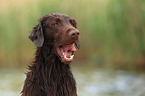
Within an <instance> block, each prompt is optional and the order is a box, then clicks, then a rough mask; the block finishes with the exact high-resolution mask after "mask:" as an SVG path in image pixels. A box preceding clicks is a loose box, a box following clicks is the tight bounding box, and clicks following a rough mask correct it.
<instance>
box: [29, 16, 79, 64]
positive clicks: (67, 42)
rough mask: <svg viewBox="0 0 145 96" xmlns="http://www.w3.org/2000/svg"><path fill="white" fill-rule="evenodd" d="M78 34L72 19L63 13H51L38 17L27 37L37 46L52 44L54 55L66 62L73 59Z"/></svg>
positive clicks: (77, 44)
mask: <svg viewBox="0 0 145 96" xmlns="http://www.w3.org/2000/svg"><path fill="white" fill-rule="evenodd" d="M79 36H80V32H79V31H78V29H77V27H76V21H75V20H74V19H72V18H71V17H69V16H67V15H64V14H60V13H53V14H50V15H46V16H44V17H42V18H41V19H40V21H39V24H38V25H37V26H36V27H34V29H33V31H32V32H31V34H30V36H29V38H30V39H31V40H32V42H33V43H34V44H35V45H36V46H37V47H42V46H43V45H44V44H53V46H54V49H55V51H56V52H55V53H56V55H57V56H58V57H59V58H60V60H61V61H62V62H64V63H66V64H68V63H70V62H71V61H72V60H73V57H74V54H73V53H74V51H76V48H75V45H76V47H77V48H78V49H79V48H80V46H79V43H78V42H79Z"/></svg>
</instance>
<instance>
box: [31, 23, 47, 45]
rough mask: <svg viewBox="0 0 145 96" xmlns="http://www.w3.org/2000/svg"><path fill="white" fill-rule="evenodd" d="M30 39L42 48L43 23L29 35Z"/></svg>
mask: <svg viewBox="0 0 145 96" xmlns="http://www.w3.org/2000/svg"><path fill="white" fill-rule="evenodd" d="M29 39H30V40H32V42H33V43H34V44H35V45H36V46H37V47H42V45H43V43H44V36H43V28H42V24H41V21H40V22H39V24H38V25H37V26H36V27H34V28H33V30H32V32H31V34H30V35H29Z"/></svg>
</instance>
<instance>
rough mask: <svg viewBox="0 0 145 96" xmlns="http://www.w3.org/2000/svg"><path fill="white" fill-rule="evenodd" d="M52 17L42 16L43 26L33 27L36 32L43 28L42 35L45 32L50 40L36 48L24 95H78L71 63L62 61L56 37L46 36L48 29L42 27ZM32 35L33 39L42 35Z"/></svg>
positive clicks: (23, 91) (57, 14) (56, 14)
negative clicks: (58, 52) (56, 49)
mask: <svg viewBox="0 0 145 96" xmlns="http://www.w3.org/2000/svg"><path fill="white" fill-rule="evenodd" d="M51 15H52V16H53V15H54V17H55V16H59V15H60V16H59V17H61V16H66V15H62V14H59V13H55V14H51ZM50 18H51V17H50V16H49V15H47V16H44V17H42V18H41V23H43V24H42V25H41V26H40V25H39V24H38V25H37V26H36V27H34V29H33V31H35V32H36V31H42V30H43V32H44V33H41V35H42V34H44V37H45V39H49V40H48V41H47V40H45V39H44V43H43V45H42V46H41V47H40V46H38V47H37V48H36V53H35V59H34V62H33V63H32V64H31V65H30V66H29V72H28V73H27V74H26V75H27V76H26V80H25V83H24V87H23V90H22V96H77V92H76V82H75V80H74V77H73V75H72V72H71V70H70V65H69V64H64V63H63V62H61V60H60V58H59V57H58V55H57V54H56V51H55V44H56V42H54V39H52V38H51V39H50V38H47V37H46V36H45V35H46V34H45V31H46V30H47V29H44V28H43V29H41V27H44V25H46V22H45V21H46V20H47V19H50ZM49 27H50V26H49ZM61 28H62V27H61ZM58 29H59V28H58ZM33 31H32V32H33ZM52 31H54V30H52ZM55 31H59V30H55ZM51 34H53V35H54V34H55V32H54V33H50V34H49V36H51ZM31 35H33V36H32V37H33V38H32V37H31V40H32V39H34V40H35V39H38V38H40V37H41V36H34V35H37V33H35V34H34V33H33V34H32V33H31ZM55 38H57V37H55ZM59 39H61V38H59ZM34 40H32V41H33V43H35V42H34ZM50 42H53V43H50ZM37 43H39V44H35V45H40V43H41V42H37Z"/></svg>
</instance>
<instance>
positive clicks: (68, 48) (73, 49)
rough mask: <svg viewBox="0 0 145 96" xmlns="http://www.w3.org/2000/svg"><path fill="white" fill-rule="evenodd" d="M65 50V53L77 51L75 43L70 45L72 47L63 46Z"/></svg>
mask: <svg viewBox="0 0 145 96" xmlns="http://www.w3.org/2000/svg"><path fill="white" fill-rule="evenodd" d="M62 48H63V50H65V51H68V50H69V51H76V48H75V45H74V43H73V44H70V45H65V46H63V47H62Z"/></svg>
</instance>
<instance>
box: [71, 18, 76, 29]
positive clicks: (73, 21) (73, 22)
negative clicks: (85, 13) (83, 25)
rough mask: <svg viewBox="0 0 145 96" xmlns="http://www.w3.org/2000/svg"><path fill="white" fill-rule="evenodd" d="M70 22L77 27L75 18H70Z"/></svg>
mask: <svg viewBox="0 0 145 96" xmlns="http://www.w3.org/2000/svg"><path fill="white" fill-rule="evenodd" d="M70 23H71V24H72V25H73V26H74V27H75V28H76V21H75V20H73V19H70Z"/></svg>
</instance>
